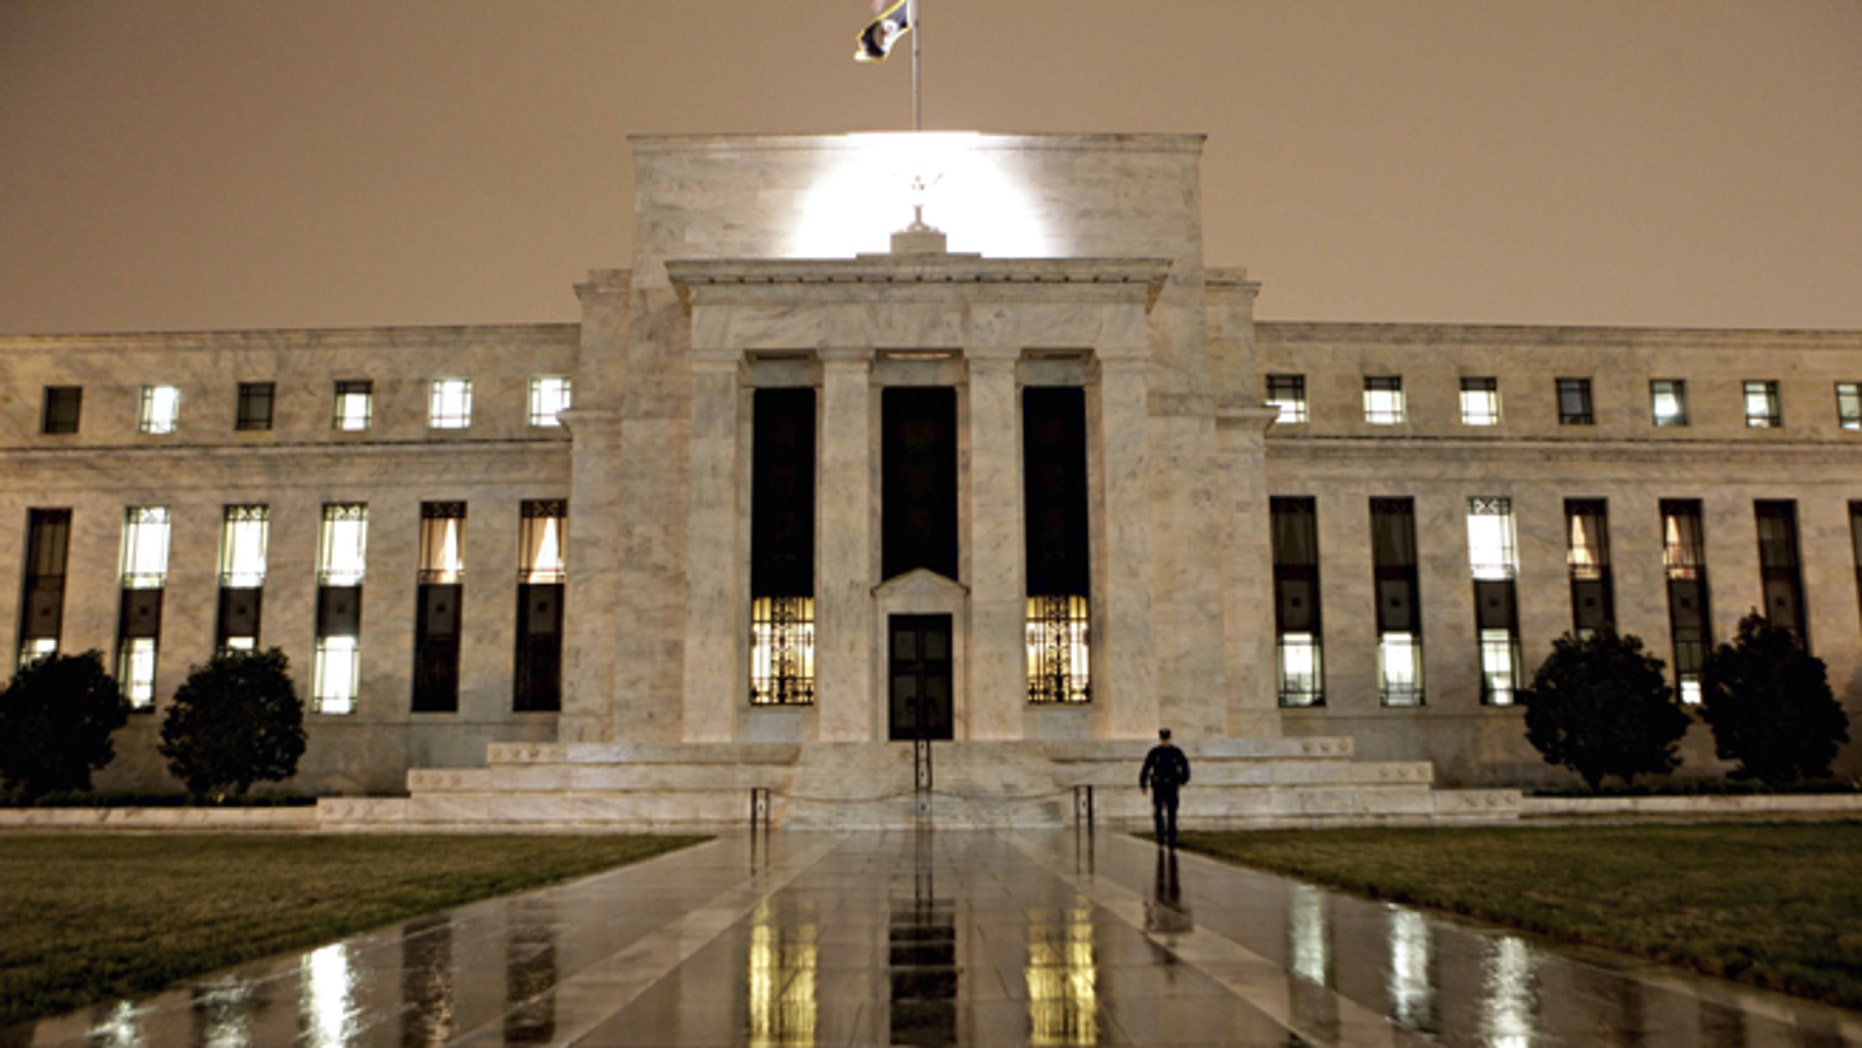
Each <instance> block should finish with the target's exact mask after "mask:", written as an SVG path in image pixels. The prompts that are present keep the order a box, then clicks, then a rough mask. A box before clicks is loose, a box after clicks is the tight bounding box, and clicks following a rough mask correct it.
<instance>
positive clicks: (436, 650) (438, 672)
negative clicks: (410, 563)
mask: <svg viewBox="0 0 1862 1048" xmlns="http://www.w3.org/2000/svg"><path fill="white" fill-rule="evenodd" d="M465 522H466V505H465V503H463V502H423V503H421V504H420V576H419V580H420V586H419V597H418V607H417V608H416V609H415V619H414V707H413V708H414V712H415V713H453V712H456V711H457V710H458V709H459V638H460V629H459V619H460V614H459V613H460V607H459V605H460V603H461V602H462V601H463V599H464V596H465V586H464V585H463V582H462V580H463V579H464V577H465V559H464V550H465Z"/></svg>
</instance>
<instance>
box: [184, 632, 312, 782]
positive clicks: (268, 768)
mask: <svg viewBox="0 0 1862 1048" xmlns="http://www.w3.org/2000/svg"><path fill="white" fill-rule="evenodd" d="M304 743H305V737H304V703H303V702H302V700H300V699H299V698H298V697H297V687H296V685H294V684H293V683H292V682H291V673H290V662H289V660H287V659H286V658H285V654H284V652H282V651H279V650H278V649H277V648H272V649H271V650H269V651H264V652H248V651H235V652H226V653H223V654H220V655H215V656H214V657H213V659H212V660H211V661H209V662H208V663H207V664H206V665H204V666H195V667H193V668H191V669H190V670H189V671H188V678H187V680H186V681H185V682H183V683H182V685H181V687H180V688H179V689H177V690H176V691H175V700H174V703H173V704H172V705H170V706H169V707H168V717H167V719H166V720H164V721H162V744H161V753H162V756H164V757H166V758H168V770H169V771H170V772H171V773H173V775H174V777H175V778H177V779H180V780H181V781H182V782H184V783H186V784H187V788H188V792H189V793H192V794H194V795H195V796H196V797H207V796H209V795H211V796H212V797H213V798H214V799H216V800H217V799H221V798H224V797H225V796H226V795H227V793H228V792H229V788H230V792H231V793H233V794H235V795H239V794H244V793H245V792H246V790H248V789H250V788H251V786H252V784H253V783H255V782H259V781H273V782H275V781H277V780H280V779H287V778H290V777H291V776H292V775H294V774H296V773H297V761H298V758H299V757H302V756H303V755H304Z"/></svg>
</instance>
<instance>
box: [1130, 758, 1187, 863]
mask: <svg viewBox="0 0 1862 1048" xmlns="http://www.w3.org/2000/svg"><path fill="white" fill-rule="evenodd" d="M1189 781H1190V759H1189V758H1188V757H1186V756H1184V755H1183V751H1182V750H1180V749H1177V747H1176V745H1175V744H1174V743H1172V742H1171V741H1170V729H1169V728H1164V729H1162V730H1160V731H1159V732H1158V733H1157V745H1155V746H1153V747H1151V752H1149V753H1147V754H1145V755H1144V768H1143V769H1142V770H1140V771H1139V772H1138V789H1139V790H1141V791H1144V792H1148V793H1149V794H1150V795H1151V823H1152V825H1153V826H1154V827H1155V829H1156V831H1157V843H1158V845H1159V846H1161V847H1167V848H1175V847H1176V846H1177V790H1178V789H1179V788H1181V787H1182V786H1183V785H1185V784H1186V783H1188V782H1189Z"/></svg>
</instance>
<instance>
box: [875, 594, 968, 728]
mask: <svg viewBox="0 0 1862 1048" xmlns="http://www.w3.org/2000/svg"><path fill="white" fill-rule="evenodd" d="M886 623H887V625H886V634H887V638H886V639H887V643H886V651H887V655H888V670H887V673H888V677H889V679H890V681H891V683H890V685H889V686H888V688H887V695H888V697H889V700H890V701H889V703H888V706H889V708H890V713H891V717H890V724H889V728H888V732H887V738H889V739H892V740H893V741H909V740H912V739H948V738H951V737H952V735H951V728H952V720H953V718H952V716H951V705H952V702H951V694H952V688H951V617H950V616H949V615H891V616H888V617H887V620H886Z"/></svg>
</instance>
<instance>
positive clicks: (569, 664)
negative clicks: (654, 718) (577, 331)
mask: <svg viewBox="0 0 1862 1048" xmlns="http://www.w3.org/2000/svg"><path fill="white" fill-rule="evenodd" d="M562 418H563V421H564V423H565V424H566V425H567V426H568V428H569V435H570V437H571V438H572V439H573V441H574V443H573V444H572V445H571V451H570V477H571V480H570V485H571V489H572V490H573V491H574V492H575V494H574V496H573V497H572V498H571V500H570V502H569V548H568V552H567V556H566V557H565V558H564V560H565V562H566V563H567V565H568V594H567V597H568V600H567V603H566V606H565V608H564V614H563V630H564V636H563V656H564V666H563V681H562V687H563V694H562V716H561V718H560V719H559V720H558V721H557V728H556V737H557V739H558V740H559V741H561V742H607V741H610V740H612V739H613V737H614V680H615V650H616V648H617V647H618V646H619V640H620V638H619V631H620V630H621V629H622V628H623V627H622V624H621V619H620V579H621V568H620V549H619V547H618V546H617V545H616V544H615V542H614V540H613V535H614V533H615V531H617V530H618V529H619V528H620V519H621V500H620V493H621V477H620V473H621V468H620V467H621V416H620V414H619V413H618V412H613V411H594V410H589V409H584V408H577V409H576V410H574V411H569V412H565V413H564V414H563V416H562Z"/></svg>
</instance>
